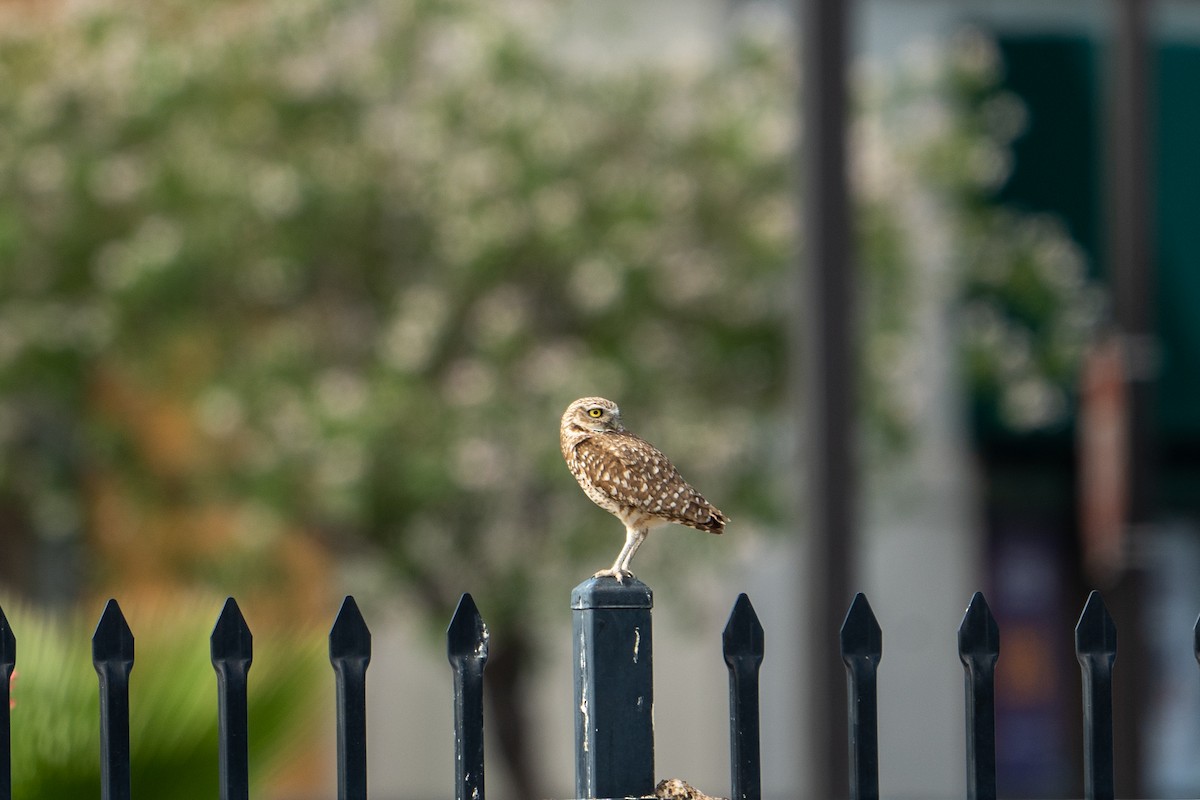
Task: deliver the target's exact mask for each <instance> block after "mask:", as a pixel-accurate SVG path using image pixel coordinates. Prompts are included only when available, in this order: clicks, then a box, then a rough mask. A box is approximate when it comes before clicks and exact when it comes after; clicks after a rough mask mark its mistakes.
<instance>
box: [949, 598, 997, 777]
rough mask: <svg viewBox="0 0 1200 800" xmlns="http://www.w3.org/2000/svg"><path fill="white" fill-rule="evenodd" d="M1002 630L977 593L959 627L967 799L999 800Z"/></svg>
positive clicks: (985, 601) (984, 601) (985, 602)
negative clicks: (998, 700)
mask: <svg viewBox="0 0 1200 800" xmlns="http://www.w3.org/2000/svg"><path fill="white" fill-rule="evenodd" d="M999 657H1000V628H999V627H998V626H997V625H996V618H995V617H993V616H992V611H991V609H990V608H988V604H987V600H985V599H984V597H983V594H982V593H980V592H976V593H975V596H974V597H972V598H971V604H970V605H968V606H967V613H965V614H964V615H963V620H962V624H961V625H959V626H958V658H959V660H960V661H962V663H963V671H964V672H965V673H966V674H965V683H966V687H967V701H966V709H967V800H996V660H997V659H998V658H999Z"/></svg>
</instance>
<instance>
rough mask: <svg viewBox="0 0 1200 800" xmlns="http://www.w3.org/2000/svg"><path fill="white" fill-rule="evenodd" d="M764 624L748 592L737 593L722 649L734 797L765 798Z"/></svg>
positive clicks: (722, 638)
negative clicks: (761, 678) (761, 688)
mask: <svg viewBox="0 0 1200 800" xmlns="http://www.w3.org/2000/svg"><path fill="white" fill-rule="evenodd" d="M763 645H764V643H763V628H762V623H760V622H759V621H758V615H757V614H755V613H754V606H753V605H751V603H750V598H749V597H747V596H746V595H745V594H741V595H738V599H737V602H736V603H734V606H733V612H732V613H730V615H729V622H728V623H726V625H725V632H724V634H723V635H722V637H721V649H722V651H723V653H724V656H725V666H726V667H728V668H729V761H730V778H731V782H732V784H733V794H731V795H730V798H731V800H762V764H761V761H760V759H761V754H760V748H759V722H758V670H759V667H761V666H762V661H763V653H764V646H763Z"/></svg>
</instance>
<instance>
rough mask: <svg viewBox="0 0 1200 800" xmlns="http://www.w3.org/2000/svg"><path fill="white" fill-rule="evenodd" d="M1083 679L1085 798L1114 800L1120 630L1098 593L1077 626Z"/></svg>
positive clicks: (1078, 654) (1093, 594)
mask: <svg viewBox="0 0 1200 800" xmlns="http://www.w3.org/2000/svg"><path fill="white" fill-rule="evenodd" d="M1075 655H1076V657H1077V658H1078V659H1079V667H1080V670H1081V672H1082V677H1083V796H1084V798H1085V800H1113V797H1114V795H1115V791H1114V784H1113V697H1112V685H1113V682H1112V676H1113V662H1114V661H1116V658H1117V628H1116V626H1115V625H1114V624H1113V619H1112V617H1111V616H1110V615H1109V613H1108V609H1107V608H1106V607H1105V606H1104V600H1103V598H1101V597H1100V593H1099V592H1092V593H1091V594H1090V595H1088V599H1087V604H1086V605H1085V606H1084V607H1083V613H1082V614H1080V615H1079V623H1078V624H1077V625H1076V626H1075Z"/></svg>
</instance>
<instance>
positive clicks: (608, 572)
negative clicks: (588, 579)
mask: <svg viewBox="0 0 1200 800" xmlns="http://www.w3.org/2000/svg"><path fill="white" fill-rule="evenodd" d="M646 533H647V531H646V529H645V528H628V527H627V528H626V529H625V546H624V547H622V548H621V552H620V553H618V554H617V560H616V561H614V562H613V565H612V566H611V567H609V568H608V569H602V570H600V571H599V572H597V573H596V574H595V575H593V576H592V577H593V578H602V577H606V576H611V577H613V578H616V579H617V583H624V582H625V578H627V577H628V578H632V577H634V575H633V573H632V572H630V571H629V562H630V561H631V560H632V559H633V554H634V553H636V552H637V549H638V548H639V547H641V546H642V542H644V541H646Z"/></svg>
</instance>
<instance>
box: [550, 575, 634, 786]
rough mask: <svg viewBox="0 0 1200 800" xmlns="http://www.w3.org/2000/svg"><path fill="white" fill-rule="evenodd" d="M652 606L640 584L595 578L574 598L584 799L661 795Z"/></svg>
mask: <svg viewBox="0 0 1200 800" xmlns="http://www.w3.org/2000/svg"><path fill="white" fill-rule="evenodd" d="M652 606H653V593H652V592H651V591H650V587H649V586H647V585H646V584H644V583H642V582H641V581H639V580H637V579H627V580H626V581H625V582H624V583H618V582H617V581H616V579H614V578H609V577H604V578H591V579H590V580H586V581H584V582H583V583H581V584H579V585H578V586H576V587H575V590H574V591H573V592H572V593H571V611H572V613H571V616H572V620H573V626H572V627H573V634H574V636H573V639H574V642H575V646H574V661H575V796H576V797H578V798H616V797H642V796H644V795H649V794H653V793H654V673H653V650H652V647H651V633H650V609H651V607H652Z"/></svg>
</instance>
